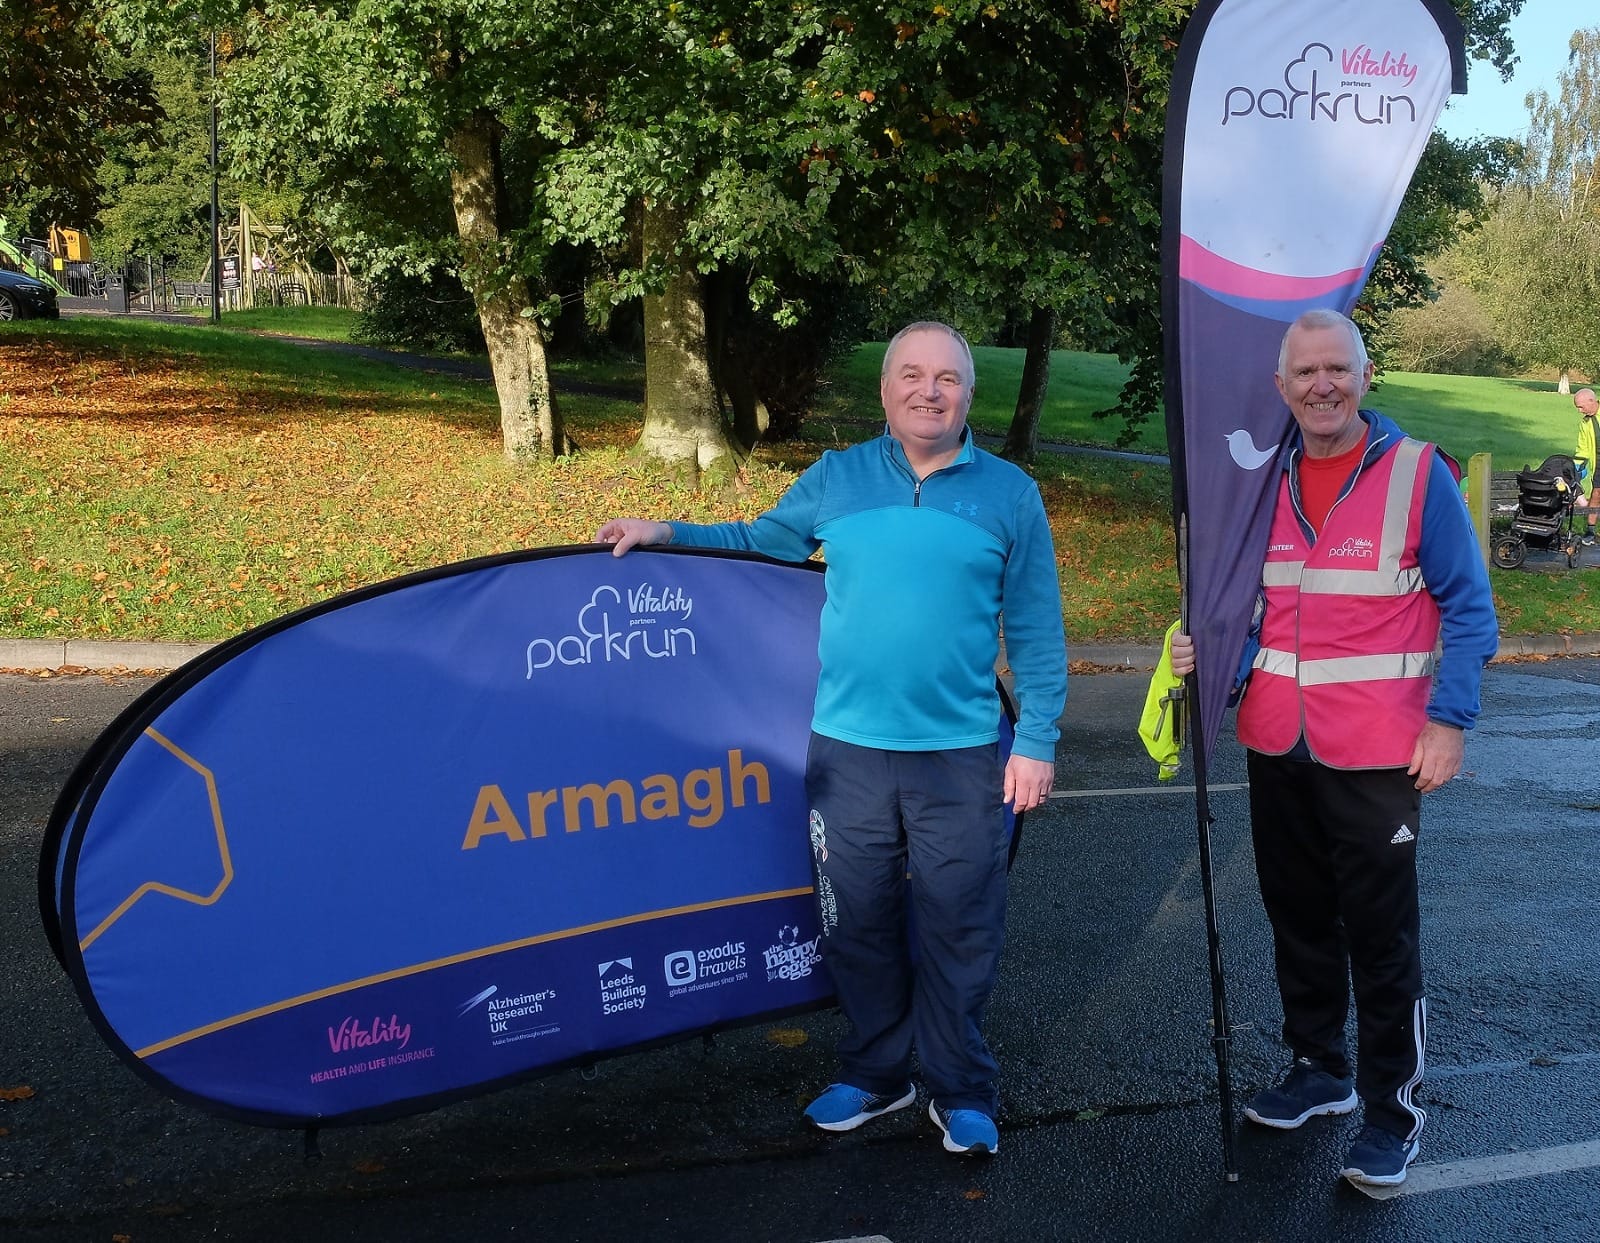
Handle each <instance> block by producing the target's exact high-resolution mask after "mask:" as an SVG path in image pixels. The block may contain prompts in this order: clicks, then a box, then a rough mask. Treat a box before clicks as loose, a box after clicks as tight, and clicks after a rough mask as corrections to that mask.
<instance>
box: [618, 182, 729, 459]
mask: <svg viewBox="0 0 1600 1243" xmlns="http://www.w3.org/2000/svg"><path fill="white" fill-rule="evenodd" d="M643 232H644V263H645V265H646V267H647V268H648V267H649V265H650V263H651V261H652V260H653V259H654V260H660V261H662V262H664V263H665V264H666V265H667V267H668V269H669V271H670V273H671V274H670V276H669V277H668V279H667V284H666V288H664V289H663V290H662V291H661V292H660V293H658V294H646V295H645V298H644V430H643V431H642V432H640V433H639V443H638V447H639V450H640V451H641V452H642V453H645V454H648V455H649V456H650V457H654V458H658V459H660V460H661V461H663V462H665V463H667V464H668V465H669V466H673V467H677V468H679V469H682V470H685V471H686V472H688V473H690V474H698V473H699V472H700V471H703V470H706V469H708V468H710V467H712V466H718V467H725V466H730V465H732V464H733V462H734V461H735V460H736V459H737V454H736V453H735V451H734V447H733V445H732V443H731V442H730V441H729V439H728V434H727V430H726V428H725V427H724V426H723V422H722V416H721V412H720V411H719V410H718V408H717V390H716V384H715V381H714V380H713V378H712V369H711V359H710V350H709V345H708V342H707V338H706V311H705V290H704V286H703V283H702V281H701V279H700V274H699V273H698V272H697V271H695V269H694V265H693V263H692V262H690V261H689V260H688V259H687V258H686V257H684V256H683V255H682V254H681V251H682V245H681V243H682V241H683V214H682V212H681V211H679V210H678V209H677V208H674V207H670V206H668V205H666V204H664V203H661V202H647V203H646V204H645V205H644V230H643Z"/></svg>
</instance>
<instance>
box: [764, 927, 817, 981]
mask: <svg viewBox="0 0 1600 1243" xmlns="http://www.w3.org/2000/svg"><path fill="white" fill-rule="evenodd" d="M821 943H822V938H821V937H820V936H815V937H812V938H811V940H809V941H802V940H801V939H800V929H799V927H798V926H796V925H795V924H785V925H784V926H783V927H782V928H779V929H778V943H777V944H776V945H769V946H767V948H766V949H764V950H762V951H761V958H762V961H763V962H764V963H765V964H766V968H767V979H768V980H769V981H772V980H803V979H805V978H806V977H807V976H808V975H810V974H811V972H812V971H813V970H814V969H815V968H816V965H817V964H818V963H819V962H821V961H822V951H821V949H819V948H818V947H819V946H820V945H821Z"/></svg>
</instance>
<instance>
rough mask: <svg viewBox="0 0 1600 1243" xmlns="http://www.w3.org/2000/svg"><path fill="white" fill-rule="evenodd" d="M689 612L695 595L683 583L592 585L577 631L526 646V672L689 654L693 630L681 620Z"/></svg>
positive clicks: (691, 653) (693, 653)
mask: <svg viewBox="0 0 1600 1243" xmlns="http://www.w3.org/2000/svg"><path fill="white" fill-rule="evenodd" d="M693 612H694V599H693V598H692V597H691V596H689V595H687V594H685V592H684V590H683V588H681V587H662V588H660V589H657V588H655V587H651V586H649V585H648V584H645V585H642V586H639V587H631V588H629V589H628V590H627V592H626V593H624V592H622V591H619V590H617V588H615V587H611V586H601V587H596V588H595V589H594V594H593V595H592V596H590V597H589V602H588V603H587V604H585V605H584V606H583V607H582V608H580V609H579V610H578V617H577V622H576V633H574V634H566V635H562V636H560V637H559V638H554V639H546V638H538V639H534V640H533V641H532V642H531V643H529V644H528V650H527V665H528V672H527V676H528V677H529V678H531V677H533V675H534V673H535V672H536V671H538V670H540V669H548V668H550V666H551V665H593V664H597V663H601V662H606V663H609V662H610V661H613V660H633V659H635V658H638V657H649V658H650V659H652V660H662V659H664V658H666V657H669V656H693V655H695V652H696V644H695V635H694V631H693V630H691V629H690V628H689V627H688V626H687V625H685V624H684V623H686V622H687V621H688V620H689V617H690V615H691V614H692V613H693Z"/></svg>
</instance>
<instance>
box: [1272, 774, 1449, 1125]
mask: <svg viewBox="0 0 1600 1243" xmlns="http://www.w3.org/2000/svg"><path fill="white" fill-rule="evenodd" d="M1248 760H1249V771H1250V827H1251V836H1252V838H1253V839H1254V842H1255V855H1256V876H1257V878H1258V879H1259V880H1260V882H1261V900H1262V903H1263V904H1264V905H1265V906H1266V909H1267V918H1268V919H1269V920H1271V922H1272V941H1273V949H1274V952H1275V955H1276V961H1277V970H1278V991H1279V993H1280V995H1281V996H1282V999H1283V1039H1284V1043H1285V1044H1287V1045H1288V1046H1289V1048H1290V1049H1291V1050H1293V1052H1294V1055H1295V1056H1296V1057H1304V1058H1309V1059H1311V1060H1312V1061H1313V1062H1316V1063H1319V1064H1320V1065H1321V1066H1322V1067H1323V1068H1324V1069H1326V1070H1328V1071H1329V1072H1330V1073H1332V1074H1335V1075H1341V1076H1342V1075H1348V1074H1349V1073H1350V1058H1349V1053H1348V1051H1347V1049H1346V1047H1345V1021H1346V1018H1347V1016H1348V1014H1349V1007H1350V991H1351V985H1352V984H1353V985H1354V988H1355V1000H1356V1037H1357V1050H1358V1057H1357V1059H1356V1091H1357V1092H1358V1093H1359V1094H1360V1096H1361V1100H1362V1104H1363V1108H1364V1110H1365V1118H1366V1121H1367V1122H1369V1123H1372V1124H1374V1125H1376V1126H1381V1127H1383V1128H1384V1129H1385V1130H1388V1131H1392V1132H1394V1133H1395V1134H1396V1135H1399V1136H1402V1137H1403V1138H1407V1139H1409V1138H1411V1137H1412V1136H1415V1135H1416V1134H1417V1132H1419V1131H1421V1130H1422V1124H1423V1121H1424V1118H1425V1115H1424V1114H1423V1111H1422V1110H1421V1109H1420V1108H1419V1107H1418V1106H1417V1105H1416V1104H1415V1103H1414V1102H1413V1100H1412V1093H1413V1090H1414V1089H1415V1088H1416V1086H1417V1084H1418V1083H1420V1082H1421V1080H1422V1062H1423V1046H1424V1043H1425V1039H1426V1036H1427V1000H1426V998H1425V997H1424V996H1423V992H1422V956H1421V948H1420V931H1421V919H1420V915H1419V910H1418V902H1417V838H1418V837H1420V836H1421V820H1420V815H1421V810H1422V795H1421V794H1420V793H1419V792H1418V790H1417V788H1416V779H1415V778H1414V777H1412V776H1410V775H1409V774H1407V772H1406V770H1405V769H1403V768H1385V769H1370V770H1365V771H1344V770H1341V769H1337V768H1326V767H1324V766H1323V765H1321V764H1317V763H1314V762H1311V761H1307V760H1295V759H1289V758H1286V757H1284V756H1274V755H1261V754H1259V753H1258V752H1255V751H1250V752H1248Z"/></svg>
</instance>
